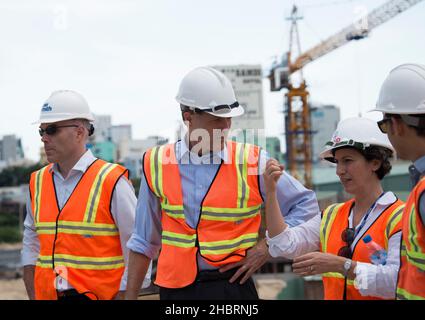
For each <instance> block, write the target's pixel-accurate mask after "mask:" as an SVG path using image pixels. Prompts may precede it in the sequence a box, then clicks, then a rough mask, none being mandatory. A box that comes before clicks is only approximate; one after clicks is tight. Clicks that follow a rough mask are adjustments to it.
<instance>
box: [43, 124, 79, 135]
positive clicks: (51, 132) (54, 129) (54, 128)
mask: <svg viewBox="0 0 425 320" xmlns="http://www.w3.org/2000/svg"><path fill="white" fill-rule="evenodd" d="M78 127H79V126H77V125H75V124H70V125H67V126H57V125H55V124H51V125H49V126H47V127H46V129H43V128H38V133H39V134H40V136H41V137H42V136H43V135H44V134H45V133H46V134H47V135H49V136H52V135H54V134H56V132H58V129H59V128H78Z"/></svg>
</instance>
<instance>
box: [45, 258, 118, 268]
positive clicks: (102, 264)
mask: <svg viewBox="0 0 425 320" xmlns="http://www.w3.org/2000/svg"><path fill="white" fill-rule="evenodd" d="M56 262H58V264H60V265H61V266H65V267H72V268H75V269H88V270H90V269H91V270H107V269H115V268H122V267H124V258H123V256H117V257H102V258H97V257H81V256H74V255H70V254H55V263H56ZM52 263H53V260H52V256H42V255H40V256H39V257H38V259H37V266H38V267H41V268H52Z"/></svg>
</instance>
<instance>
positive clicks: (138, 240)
mask: <svg viewBox="0 0 425 320" xmlns="http://www.w3.org/2000/svg"><path fill="white" fill-rule="evenodd" d="M161 233H162V226H161V209H160V203H159V199H158V198H157V197H156V195H155V194H154V193H153V192H152V191H151V190H150V188H149V186H148V184H147V182H146V179H145V177H144V174H142V177H141V181H140V191H139V197H138V199H137V206H136V222H135V225H134V230H133V233H132V235H131V237H130V240H129V241H128V242H127V248H129V249H130V250H132V251H134V252H137V253H141V254H144V255H145V256H147V257H148V258H150V259H154V258H156V257H157V255H158V253H159V250H160V249H161Z"/></svg>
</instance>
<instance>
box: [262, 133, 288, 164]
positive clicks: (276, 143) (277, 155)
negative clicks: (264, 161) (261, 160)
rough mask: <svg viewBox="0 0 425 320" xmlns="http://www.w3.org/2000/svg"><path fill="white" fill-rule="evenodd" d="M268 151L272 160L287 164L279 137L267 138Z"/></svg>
mask: <svg viewBox="0 0 425 320" xmlns="http://www.w3.org/2000/svg"><path fill="white" fill-rule="evenodd" d="M266 151H267V153H268V155H269V157H270V158H273V159H276V160H277V161H279V162H280V163H282V164H285V154H284V153H282V149H281V145H280V139H279V138H278V137H267V138H266Z"/></svg>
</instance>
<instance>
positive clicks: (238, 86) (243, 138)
mask: <svg viewBox="0 0 425 320" xmlns="http://www.w3.org/2000/svg"><path fill="white" fill-rule="evenodd" d="M213 68H215V69H217V70H219V71H221V72H223V73H224V74H225V75H226V76H227V78H229V80H230V81H231V82H232V85H233V89H234V90H235V95H236V99H237V100H238V102H239V104H240V105H241V106H243V108H244V109H245V113H244V114H243V115H242V116H240V117H236V118H233V119H232V129H233V130H234V133H235V136H234V138H235V140H236V141H240V142H248V143H254V144H257V145H260V146H261V147H263V148H264V147H265V144H266V141H265V136H264V128H265V126H264V110H263V76H262V69H261V65H259V64H255V65H249V64H240V65H216V66H213ZM239 130H240V131H239Z"/></svg>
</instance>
